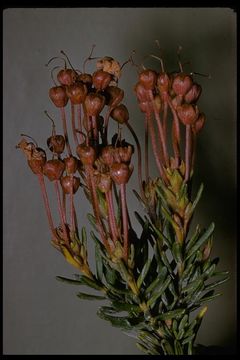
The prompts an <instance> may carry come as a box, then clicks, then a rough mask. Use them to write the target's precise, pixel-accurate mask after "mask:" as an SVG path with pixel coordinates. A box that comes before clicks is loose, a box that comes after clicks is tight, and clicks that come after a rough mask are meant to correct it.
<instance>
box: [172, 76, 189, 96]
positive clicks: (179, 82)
mask: <svg viewBox="0 0 240 360" xmlns="http://www.w3.org/2000/svg"><path fill="white" fill-rule="evenodd" d="M192 85H193V81H192V78H191V76H190V75H187V74H184V73H180V74H177V75H176V76H175V77H174V79H173V83H172V89H173V91H174V92H175V94H176V95H182V96H184V95H185V94H186V93H187V92H188V91H189V90H190V89H191V87H192Z"/></svg>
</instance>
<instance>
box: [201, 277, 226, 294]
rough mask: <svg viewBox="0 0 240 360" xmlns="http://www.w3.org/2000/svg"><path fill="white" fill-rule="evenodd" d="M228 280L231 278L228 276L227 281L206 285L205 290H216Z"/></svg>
mask: <svg viewBox="0 0 240 360" xmlns="http://www.w3.org/2000/svg"><path fill="white" fill-rule="evenodd" d="M227 280H229V276H227V277H226V278H225V279H222V280H218V281H215V282H214V283H211V284H208V285H206V286H205V289H204V290H207V291H208V290H211V289H214V288H215V287H216V286H219V285H221V284H223V283H225V282H226V281H227Z"/></svg>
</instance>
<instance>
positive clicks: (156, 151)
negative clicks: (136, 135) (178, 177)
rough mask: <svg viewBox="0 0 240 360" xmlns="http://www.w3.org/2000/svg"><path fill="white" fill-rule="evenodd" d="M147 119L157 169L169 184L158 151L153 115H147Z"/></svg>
mask: <svg viewBox="0 0 240 360" xmlns="http://www.w3.org/2000/svg"><path fill="white" fill-rule="evenodd" d="M146 118H147V121H148V126H149V132H150V136H151V143H152V149H153V154H154V157H155V161H156V164H157V168H158V171H159V173H160V175H161V177H162V178H163V179H164V180H165V181H166V182H167V177H166V175H165V173H164V170H163V167H162V164H161V161H160V159H159V154H158V149H157V142H156V137H155V131H154V127H153V121H152V116H151V113H150V112H149V113H146Z"/></svg>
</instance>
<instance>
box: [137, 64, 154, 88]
mask: <svg viewBox="0 0 240 360" xmlns="http://www.w3.org/2000/svg"><path fill="white" fill-rule="evenodd" d="M139 82H140V83H141V84H142V85H143V86H144V88H145V89H146V90H153V89H154V88H155V86H156V83H157V73H156V71H154V70H148V69H146V70H143V71H142V72H141V73H140V74H139Z"/></svg>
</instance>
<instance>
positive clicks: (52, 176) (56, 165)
mask: <svg viewBox="0 0 240 360" xmlns="http://www.w3.org/2000/svg"><path fill="white" fill-rule="evenodd" d="M64 169H65V164H64V162H63V161H61V160H59V159H53V160H48V161H47V162H46V163H45V165H44V167H43V173H44V175H46V176H47V177H48V179H49V180H50V181H54V180H59V179H60V178H61V176H62V174H63V171H64Z"/></svg>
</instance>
